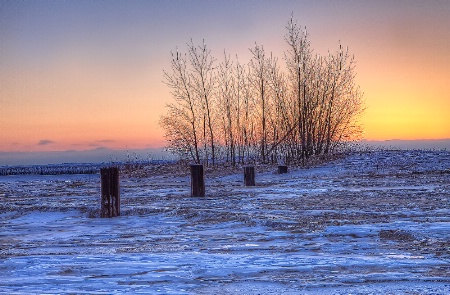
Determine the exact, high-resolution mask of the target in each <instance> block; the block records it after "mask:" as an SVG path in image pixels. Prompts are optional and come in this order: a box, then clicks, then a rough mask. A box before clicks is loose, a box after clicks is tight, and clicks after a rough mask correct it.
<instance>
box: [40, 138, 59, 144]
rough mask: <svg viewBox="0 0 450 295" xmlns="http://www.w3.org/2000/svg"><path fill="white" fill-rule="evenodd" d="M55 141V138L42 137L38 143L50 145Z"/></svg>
mask: <svg viewBox="0 0 450 295" xmlns="http://www.w3.org/2000/svg"><path fill="white" fill-rule="evenodd" d="M53 143H55V142H54V141H53V140H49V139H41V140H39V143H38V145H49V144H53Z"/></svg>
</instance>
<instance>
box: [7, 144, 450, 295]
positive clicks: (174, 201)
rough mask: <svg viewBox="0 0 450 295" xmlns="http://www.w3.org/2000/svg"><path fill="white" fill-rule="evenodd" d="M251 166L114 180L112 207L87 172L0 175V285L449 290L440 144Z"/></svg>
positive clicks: (62, 289) (449, 231)
mask: <svg viewBox="0 0 450 295" xmlns="http://www.w3.org/2000/svg"><path fill="white" fill-rule="evenodd" d="M256 169H257V175H256V182H257V186H256V187H244V186H243V185H242V183H243V175H242V174H231V175H225V176H224V175H221V176H214V177H211V176H209V177H208V175H206V192H207V197H206V198H191V197H189V188H190V184H189V178H188V177H187V176H185V175H184V176H183V174H178V175H176V176H173V175H169V174H162V175H154V176H150V177H147V178H122V179H121V211H122V216H121V217H118V218H112V219H102V218H98V215H99V206H100V200H99V199H100V180H99V175H90V176H86V175H83V176H80V175H70V176H61V175H60V176H5V177H0V293H2V294H33V293H45V294H56V293H58V294H61V293H64V294H69V293H70V294H111V293H116V294H117V293H123V294H139V293H141V294H155V293H161V294H448V293H450V275H449V274H450V152H446V151H427V152H424V151H392V152H386V151H384V152H372V153H361V154H354V155H352V156H349V157H347V158H345V159H340V160H336V161H334V162H333V163H329V164H327V165H324V166H321V167H316V168H309V169H293V168H292V169H290V173H289V174H282V175H277V174H275V173H274V172H272V171H265V172H261V171H258V167H257V168H256ZM273 170H274V171H275V168H274V169H273Z"/></svg>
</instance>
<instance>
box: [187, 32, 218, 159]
mask: <svg viewBox="0 0 450 295" xmlns="http://www.w3.org/2000/svg"><path fill="white" fill-rule="evenodd" d="M188 52H189V60H190V62H191V66H192V71H191V74H190V78H191V80H192V86H193V89H194V91H195V93H196V95H197V96H198V98H199V100H200V101H201V105H202V110H203V119H204V122H203V126H204V138H205V142H206V140H209V144H210V147H211V153H212V155H211V161H212V165H213V166H214V165H215V159H216V155H215V142H214V130H213V116H214V114H213V107H212V105H213V103H214V102H213V99H214V97H213V91H214V87H215V80H214V72H213V71H214V67H213V66H214V62H215V59H214V58H213V57H212V56H211V51H210V50H209V49H207V48H206V44H205V42H204V41H203V45H201V46H195V45H194V43H193V41H192V40H191V42H190V43H188ZM206 126H207V128H206ZM206 129H208V130H206ZM207 132H208V136H209V138H206V137H207V136H206V133H207ZM205 152H206V151H205ZM206 155H207V152H206ZM206 163H207V164H208V157H206Z"/></svg>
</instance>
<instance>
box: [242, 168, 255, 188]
mask: <svg viewBox="0 0 450 295" xmlns="http://www.w3.org/2000/svg"><path fill="white" fill-rule="evenodd" d="M244 185H245V186H255V167H254V166H244Z"/></svg>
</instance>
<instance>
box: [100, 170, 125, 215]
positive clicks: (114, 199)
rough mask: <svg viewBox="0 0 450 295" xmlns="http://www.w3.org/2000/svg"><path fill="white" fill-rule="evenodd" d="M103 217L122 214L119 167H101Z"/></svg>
mask: <svg viewBox="0 0 450 295" xmlns="http://www.w3.org/2000/svg"><path fill="white" fill-rule="evenodd" d="M100 175H101V182H102V184H101V186H102V201H101V202H102V203H101V217H116V216H120V194H119V168H117V167H111V168H101V169H100Z"/></svg>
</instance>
